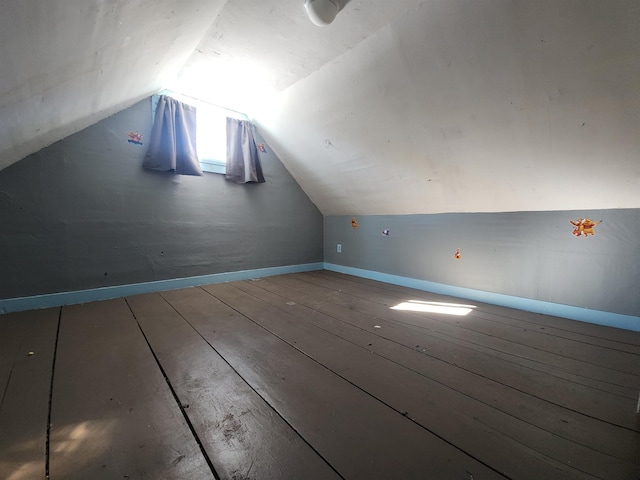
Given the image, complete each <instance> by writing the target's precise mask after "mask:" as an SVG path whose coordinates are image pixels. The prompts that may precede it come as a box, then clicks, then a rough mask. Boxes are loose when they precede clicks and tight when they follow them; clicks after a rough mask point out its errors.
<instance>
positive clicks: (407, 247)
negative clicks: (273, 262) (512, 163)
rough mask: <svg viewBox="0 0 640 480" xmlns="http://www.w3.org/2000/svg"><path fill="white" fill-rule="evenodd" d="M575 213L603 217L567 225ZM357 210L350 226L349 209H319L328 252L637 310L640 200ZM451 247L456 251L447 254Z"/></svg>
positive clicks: (425, 274) (385, 268) (386, 267)
mask: <svg viewBox="0 0 640 480" xmlns="http://www.w3.org/2000/svg"><path fill="white" fill-rule="evenodd" d="M580 217H587V218H591V219H592V220H602V221H603V222H602V224H600V225H598V226H596V227H595V235H594V236H589V237H588V238H584V237H575V236H573V235H572V234H571V232H572V229H573V227H572V225H571V224H570V223H569V220H571V219H572V220H576V219H578V218H580ZM356 219H357V222H358V225H359V226H358V228H357V229H356V230H354V229H353V228H352V227H351V216H329V217H325V220H324V242H325V255H324V258H325V262H329V263H334V264H338V265H344V266H349V267H355V268H361V269H365V270H371V271H375V272H382V273H387V274H392V275H399V276H404V277H409V278H415V279H420V280H427V281H431V282H437V283H442V284H446V285H453V286H458V287H465V288H472V289H476V290H482V291H486V292H493V293H500V294H505V295H512V296H517V297H524V298H529V299H535V300H542V301H547V302H554V303H560V304H564V305H571V306H577V307H584V308H589V309H595V310H601V311H606V312H614V313H621V314H626V315H636V316H637V315H640V261H639V260H638V259H639V258H640V209H629V210H591V211H577V212H568V211H558V212H516V213H486V214H485V213H467V214H441V215H390V216H377V215H371V216H357V217H356ZM385 228H388V229H390V235H389V236H388V237H387V236H384V235H382V233H381V232H382V230H383V229H385ZM338 243H340V244H342V253H337V252H336V244H338ZM457 248H460V251H461V254H462V258H461V259H459V260H456V259H454V258H453V255H454V253H455V251H456V249H457Z"/></svg>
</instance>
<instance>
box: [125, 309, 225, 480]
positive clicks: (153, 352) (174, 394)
mask: <svg viewBox="0 0 640 480" xmlns="http://www.w3.org/2000/svg"><path fill="white" fill-rule="evenodd" d="M124 301H125V303H126V304H127V307H128V308H129V310H130V311H131V315H133V318H134V319H135V321H136V324H137V325H138V328H139V329H140V333H142V336H143V337H144V341H145V342H146V343H147V346H148V347H149V351H150V352H151V354H152V355H153V358H154V360H155V361H156V364H157V365H158V368H159V369H160V372H161V373H162V376H163V377H164V380H165V382H166V383H167V386H168V387H169V390H170V391H171V395H173V398H174V400H175V401H176V404H177V405H178V408H179V409H180V412H181V413H182V416H183V417H184V420H185V422H186V423H187V425H188V427H189V430H190V431H191V434H192V435H193V438H194V439H195V441H196V443H197V444H198V447H199V448H200V452H201V453H202V456H203V457H204V459H205V461H206V462H207V465H208V467H209V469H210V470H211V473H212V475H213V477H214V478H215V479H216V480H221V478H220V476H219V475H218V472H217V471H216V468H215V466H214V465H213V462H212V461H211V459H210V458H209V455H208V454H207V452H206V450H205V448H204V445H203V443H202V440H200V437H199V436H198V433H197V432H196V429H195V428H194V426H193V424H192V423H191V419H190V418H189V415H187V412H186V410H185V406H184V405H183V403H182V402H181V401H180V398H179V397H178V394H177V393H176V391H175V389H174V388H173V385H172V384H171V381H170V380H169V377H168V376H167V373H166V372H165V370H164V368H163V367H162V364H161V363H160V359H159V358H158V356H157V355H156V352H155V351H154V350H153V348H152V347H151V343H150V342H149V339H148V338H147V335H146V334H145V333H144V330H143V329H142V326H141V325H140V322H138V319H137V317H136V315H135V313H133V309H132V308H131V305H129V301H128V300H127V299H126V298H125V299H124Z"/></svg>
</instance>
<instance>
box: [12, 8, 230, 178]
mask: <svg viewBox="0 0 640 480" xmlns="http://www.w3.org/2000/svg"><path fill="white" fill-rule="evenodd" d="M224 4H225V2H224V1H222V0H181V1H180V2H177V1H175V0H29V1H20V0H3V1H2V8H1V9H0V169H2V168H4V167H6V166H7V165H10V164H11V163H13V162H15V161H17V160H20V159H21V158H23V157H24V156H26V155H28V154H30V153H33V152H35V151H37V150H39V149H40V148H42V147H44V146H46V145H48V144H50V143H53V142H54V141H57V140H60V139H61V138H64V137H66V136H68V135H70V134H72V133H75V132H77V131H79V130H81V129H82V128H84V127H87V126H88V125H91V124H93V123H95V122H97V121H98V120H101V119H102V118H105V117H107V116H109V115H110V114H112V113H115V112H117V111H119V110H122V109H123V108H125V107H127V106H130V105H132V104H133V103H135V102H136V101H138V100H140V99H142V98H144V97H146V96H149V95H151V94H153V93H155V92H157V91H158V90H159V89H161V88H162V87H163V86H164V84H165V83H166V82H168V81H169V80H171V79H172V78H174V77H175V76H176V75H177V74H178V72H179V70H180V68H181V67H182V65H183V64H184V62H185V61H186V60H187V58H188V57H189V55H190V54H191V52H192V51H193V50H194V49H195V48H196V46H197V45H198V43H199V42H200V40H201V39H202V37H203V36H204V34H205V33H206V31H207V29H208V28H209V26H210V24H211V22H212V21H213V19H214V18H215V17H216V15H217V14H218V12H219V11H220V9H221V8H222V7H223V6H224Z"/></svg>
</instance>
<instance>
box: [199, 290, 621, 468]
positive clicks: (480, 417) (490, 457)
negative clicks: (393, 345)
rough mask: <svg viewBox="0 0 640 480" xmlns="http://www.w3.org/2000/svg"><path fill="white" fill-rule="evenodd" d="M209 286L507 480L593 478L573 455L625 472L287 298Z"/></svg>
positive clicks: (605, 458)
mask: <svg viewBox="0 0 640 480" xmlns="http://www.w3.org/2000/svg"><path fill="white" fill-rule="evenodd" d="M206 289H207V290H209V291H212V293H214V294H215V295H216V297H218V298H219V299H220V300H222V301H224V302H225V303H226V304H227V305H229V306H231V307H233V308H234V309H236V310H237V311H239V312H241V313H243V314H244V315H246V316H247V317H248V318H251V319H252V320H253V321H255V322H258V323H260V324H261V325H262V326H263V327H264V328H266V329H268V330H269V331H271V332H272V333H274V334H275V335H277V336H279V337H280V338H282V339H283V340H285V341H287V343H289V344H290V345H292V346H295V348H297V349H300V350H301V351H303V352H304V353H305V354H306V355H308V356H310V357H311V358H313V359H314V360H316V361H317V362H318V363H320V364H322V365H323V366H325V367H326V368H328V369H330V370H331V371H332V372H334V373H336V374H337V375H339V376H341V377H342V378H344V379H345V380H347V381H349V382H350V383H352V384H353V385H355V386H357V387H358V388H360V389H362V390H363V391H366V392H367V393H369V394H370V395H371V396H373V397H374V398H376V399H377V400H379V401H381V402H382V403H384V404H385V405H387V406H389V407H390V408H392V409H393V410H395V411H396V412H398V413H399V414H401V415H406V416H407V417H408V418H410V419H412V420H413V421H415V422H416V423H418V424H419V425H420V426H422V427H423V428H424V429H425V430H427V431H430V432H432V433H434V434H435V435H437V436H438V437H440V438H442V439H443V440H446V441H447V442H449V443H451V444H452V445H456V446H457V447H458V448H460V449H461V450H462V451H465V452H473V455H474V457H475V458H477V459H479V460H481V461H483V463H485V464H487V465H502V470H501V472H502V473H504V474H505V475H506V476H508V477H511V478H523V479H524V478H530V479H539V478H547V479H552V478H558V479H569V478H576V479H577V478H591V477H590V475H589V473H588V471H582V472H576V471H575V469H574V468H573V467H565V465H564V464H563V463H566V461H567V458H569V459H571V460H573V461H574V462H575V464H582V465H585V464H589V468H590V470H591V471H594V470H597V469H602V470H603V471H606V469H608V470H609V471H611V470H615V469H617V468H618V467H617V466H616V464H617V463H620V462H617V461H616V460H615V459H613V458H611V457H608V456H607V455H601V454H600V455H599V454H598V453H597V452H594V451H593V450H591V449H586V448H582V447H580V446H576V445H575V444H574V443H572V442H562V441H556V442H555V443H556V445H555V448H553V449H552V448H549V447H550V446H549V441H550V439H551V438H552V435H551V434H549V433H548V432H545V431H542V430H540V429H537V428H535V427H533V426H532V425H529V424H526V423H524V422H521V421H517V419H514V418H513V417H510V416H508V415H505V414H504V413H502V412H500V411H498V410H496V409H493V408H491V407H489V406H487V405H485V404H482V403H480V402H478V401H476V400H475V399H473V398H471V397H469V396H466V395H463V394H460V392H457V391H455V390H453V389H451V388H449V387H448V386H446V385H443V384H442V383H439V382H435V381H432V380H431V379H429V378H427V377H424V376H422V375H420V374H419V373H418V372H416V371H415V370H412V369H409V368H406V366H405V365H402V364H400V363H397V362H392V361H389V360H388V359H386V358H384V357H382V356H378V355H372V354H371V351H370V350H369V349H367V348H366V347H364V346H359V347H356V348H354V347H355V344H354V343H352V342H349V341H346V340H345V339H343V338H341V337H340V336H339V333H338V334H337V335H333V334H331V333H329V332H328V331H326V330H322V329H320V328H318V327H317V326H316V325H314V324H313V323H310V322H306V321H304V320H303V317H302V316H296V315H294V314H292V313H291V312H290V306H287V305H286V304H285V303H284V302H282V299H280V302H278V299H277V298H272V299H270V301H271V302H273V303H272V304H265V301H262V300H259V299H258V298H259V297H260V298H261V299H264V298H265V296H264V294H262V293H261V292H259V291H256V289H257V286H256V285H255V284H254V285H251V284H249V283H245V284H241V285H237V286H236V285H235V284H234V286H215V287H206ZM238 290H242V291H241V292H238ZM278 303H280V305H278ZM316 317H317V316H316ZM300 320H303V321H300ZM411 353H413V352H411ZM563 443H564V448H563V449H562V450H563V452H562V457H561V461H558V459H554V458H553V455H554V454H556V453H558V452H557V449H558V444H563ZM534 447H535V448H534ZM568 450H571V452H569V451H568ZM556 456H559V455H556Z"/></svg>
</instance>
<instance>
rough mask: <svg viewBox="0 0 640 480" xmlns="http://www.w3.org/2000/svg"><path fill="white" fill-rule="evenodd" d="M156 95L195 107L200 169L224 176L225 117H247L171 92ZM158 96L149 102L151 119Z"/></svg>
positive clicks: (225, 157)
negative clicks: (165, 96)
mask: <svg viewBox="0 0 640 480" xmlns="http://www.w3.org/2000/svg"><path fill="white" fill-rule="evenodd" d="M158 95H168V96H170V97H173V98H175V99H176V100H179V101H181V102H183V103H186V104H188V105H193V106H194V107H196V122H197V127H196V139H197V149H198V159H199V160H200V167H201V168H202V171H204V172H211V173H222V174H224V173H225V172H226V168H225V165H226V162H227V117H230V118H239V119H241V120H247V119H248V117H247V116H246V115H245V114H243V113H240V112H235V111H233V110H228V109H226V108H222V107H219V106H217V105H213V104H211V103H207V102H204V101H201V100H196V99H194V98H190V97H187V96H185V95H180V94H178V93H175V92H171V91H166V90H165V91H162V92H160V93H159V94H158ZM158 95H154V96H153V98H152V101H151V110H152V111H151V114H152V119H154V118H155V113H156V106H157V104H158Z"/></svg>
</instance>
